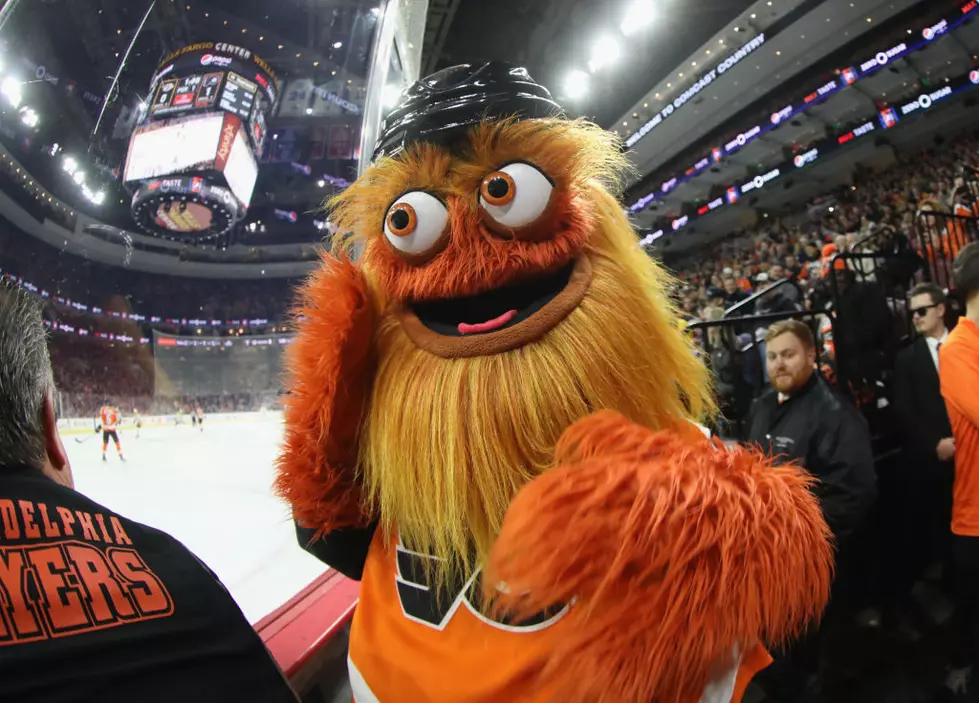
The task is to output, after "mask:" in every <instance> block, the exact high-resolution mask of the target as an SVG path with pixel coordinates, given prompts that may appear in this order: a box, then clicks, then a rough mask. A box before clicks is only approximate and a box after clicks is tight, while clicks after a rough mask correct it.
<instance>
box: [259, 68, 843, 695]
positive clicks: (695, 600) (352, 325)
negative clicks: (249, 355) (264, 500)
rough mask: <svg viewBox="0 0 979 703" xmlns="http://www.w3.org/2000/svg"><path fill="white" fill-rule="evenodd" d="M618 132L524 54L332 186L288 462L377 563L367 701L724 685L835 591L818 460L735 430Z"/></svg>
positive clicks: (400, 120)
mask: <svg viewBox="0 0 979 703" xmlns="http://www.w3.org/2000/svg"><path fill="white" fill-rule="evenodd" d="M625 166H626V164H625V160H624V157H623V156H622V154H621V152H620V149H619V145H618V143H617V142H616V140H615V139H614V138H613V137H612V136H611V135H610V134H609V133H607V132H605V131H603V130H601V129H599V128H598V127H596V126H594V125H591V124H588V123H586V122H582V121H575V120H567V119H564V118H563V117H562V116H561V111H560V109H559V108H558V106H557V105H556V104H555V103H554V102H553V101H552V100H551V98H550V94H549V93H548V92H547V90H546V89H544V88H543V87H541V86H540V85H538V84H536V83H535V82H534V81H533V80H532V79H531V78H530V76H529V75H527V72H526V71H524V70H523V69H520V68H514V67H512V66H509V65H506V64H500V63H492V64H487V65H485V66H482V67H479V68H476V67H472V66H457V67H454V68H450V69H446V70H444V71H440V72H439V73H436V74H434V75H432V76H429V77H428V78H426V79H424V80H422V81H420V82H419V83H417V84H415V85H414V86H412V87H411V88H409V89H408V90H407V91H406V92H405V94H404V97H403V102H402V104H401V105H399V106H398V107H397V108H396V109H395V110H394V111H393V112H392V113H391V114H390V115H389V116H388V118H387V119H386V120H385V124H384V129H383V131H382V134H381V137H380V140H379V143H378V146H377V151H376V153H375V155H374V163H373V165H372V166H371V167H370V168H369V169H368V170H367V171H366V172H365V173H364V175H363V176H362V177H361V178H360V179H359V180H358V181H357V182H356V183H354V184H353V185H352V186H350V187H349V188H348V189H347V190H346V191H344V192H343V193H342V194H341V195H340V196H338V197H337V198H336V199H335V201H334V202H333V203H332V208H333V209H332V215H331V216H332V218H333V221H334V222H335V223H336V224H337V226H338V227H339V231H340V232H341V233H343V232H348V233H351V234H352V235H353V237H354V238H355V239H359V240H360V241H361V242H362V246H363V253H362V256H361V257H360V258H359V260H358V261H357V262H356V264H354V263H351V262H350V261H348V260H347V258H346V257H345V255H344V254H343V253H342V252H340V251H337V252H335V255H329V256H325V257H324V259H323V263H322V266H321V267H320V269H319V270H318V271H317V272H316V273H315V274H314V275H313V276H312V277H311V278H310V279H309V281H308V282H307V283H306V284H305V286H304V287H303V289H302V290H301V293H300V303H299V307H298V309H297V312H298V313H299V321H298V325H299V336H298V339H297V341H296V342H295V343H294V344H293V345H292V349H291V351H290V357H289V363H290V369H289V371H290V374H291V380H290V389H289V390H290V396H289V399H288V407H287V410H286V419H287V430H286V439H285V445H284V448H283V450H282V454H281V457H280V459H279V473H278V489H279V492H280V494H281V495H282V496H283V497H284V498H286V499H287V500H288V501H289V503H290V504H291V506H292V509H293V512H294V515H295V518H296V521H297V524H298V525H299V527H300V530H299V531H300V535H301V539H302V540H303V543H304V546H306V547H307V549H309V550H310V551H312V552H313V553H314V554H316V555H317V556H319V557H320V558H321V559H323V560H324V561H326V562H327V563H328V564H330V565H331V566H333V567H334V568H336V569H338V570H340V571H342V572H343V573H345V574H347V575H348V576H351V577H352V578H355V579H360V580H361V591H360V600H359V603H358V605H357V610H356V612H355V614H354V619H353V624H352V628H351V633H350V650H349V669H350V679H351V684H352V687H353V692H354V697H355V699H356V701H357V703H375V702H377V701H380V702H381V703H428V702H438V703H490V702H493V703H500V702H502V701H506V702H507V703H544V702H545V701H556V702H559V703H575V702H582V703H584V702H588V703H592V702H595V701H609V702H614V703H651V702H655V703H728V702H729V701H737V700H740V697H741V693H742V692H743V689H744V686H745V684H746V682H747V680H748V679H749V678H750V676H751V675H752V674H753V673H754V672H755V671H757V669H759V668H761V667H763V666H765V665H766V664H767V662H768V659H767V654H766V652H765V649H764V647H763V645H772V644H777V643H778V642H780V641H782V640H784V639H785V638H787V637H791V636H793V635H794V634H796V633H798V632H799V631H800V630H801V629H802V628H804V627H805V626H807V625H808V624H810V623H811V622H812V621H813V620H814V619H816V618H818V616H819V614H820V613H821V611H822V608H823V606H824V605H825V603H826V600H827V598H828V592H829V582H830V572H831V568H832V567H831V563H832V553H831V547H830V545H829V543H828V541H827V540H828V537H827V535H828V530H827V528H826V525H825V523H824V521H823V518H822V515H821V513H820V510H819V507H818V505H817V502H816V500H815V498H813V496H812V495H811V494H810V492H809V490H808V489H809V481H810V479H809V478H808V476H807V475H806V474H805V473H803V472H802V471H800V470H798V469H795V468H791V467H789V468H775V467H774V466H772V465H771V463H769V462H768V461H766V460H765V459H764V458H763V457H761V456H760V455H758V454H756V453H754V452H752V451H748V450H744V449H737V450H730V451H729V450H725V449H724V448H723V447H719V446H715V445H714V444H712V443H711V442H710V441H709V440H708V439H706V438H705V437H704V436H703V435H702V434H701V432H700V430H699V429H698V428H697V427H696V426H695V425H694V424H693V420H695V419H697V418H698V417H700V416H704V415H708V414H709V413H710V412H711V411H712V409H713V403H712V400H711V395H710V384H709V381H708V375H707V372H706V370H705V369H704V367H703V366H702V365H701V363H700V362H699V361H698V360H697V359H696V357H695V356H694V352H693V348H692V347H691V345H690V343H689V341H688V339H687V338H686V337H685V336H684V334H683V333H682V332H680V331H678V330H677V329H676V327H675V326H674V324H673V309H672V307H671V304H670V302H669V300H668V299H667V295H666V293H665V286H666V282H667V276H666V274H664V273H663V272H662V271H661V270H660V268H659V267H658V266H657V265H656V263H655V262H654V261H652V260H651V259H650V258H648V257H647V256H646V255H645V254H644V253H643V251H642V250H641V248H640V247H639V245H638V243H637V239H636V236H635V234H634V233H633V230H632V228H631V226H630V225H629V222H628V221H627V219H626V217H625V215H624V214H623V210H622V207H621V206H620V205H619V203H618V202H617V201H616V198H615V197H614V196H613V195H612V194H611V193H612V191H613V189H614V187H615V186H616V184H617V182H618V179H619V177H620V175H621V174H622V172H623V170H624V168H625Z"/></svg>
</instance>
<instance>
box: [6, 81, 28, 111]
mask: <svg viewBox="0 0 979 703" xmlns="http://www.w3.org/2000/svg"><path fill="white" fill-rule="evenodd" d="M0 93H3V96H4V97H5V98H6V99H7V101H8V102H9V103H10V104H11V105H13V106H14V107H20V103H21V100H23V99H24V98H23V93H22V91H21V82H20V81H19V80H17V79H16V78H13V77H11V76H8V77H7V78H4V79H3V83H0Z"/></svg>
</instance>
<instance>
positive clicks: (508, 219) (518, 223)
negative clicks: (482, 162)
mask: <svg viewBox="0 0 979 703" xmlns="http://www.w3.org/2000/svg"><path fill="white" fill-rule="evenodd" d="M553 190H554V184H553V183H552V182H551V179H549V178H548V177H547V176H545V175H544V174H543V173H542V172H541V171H540V170H539V169H538V168H536V167H535V166H531V165H530V164H527V163H523V162H519V161H518V162H515V163H512V164H508V165H506V166H504V167H503V168H501V169H500V170H499V171H494V172H493V173H491V174H489V175H488V176H486V178H484V179H483V183H482V185H481V186H480V187H479V204H480V205H481V206H482V207H483V210H484V211H485V212H486V214H487V215H489V216H490V217H491V218H492V219H493V221H494V222H496V223H497V224H499V225H502V226H503V227H506V228H508V229H519V228H520V227H525V226H527V225H529V224H531V223H533V222H534V221H535V220H537V218H539V217H540V216H541V215H542V214H543V213H544V210H546V209H547V204H548V203H549V202H550V200H551V192H552V191H553Z"/></svg>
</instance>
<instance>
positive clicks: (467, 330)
mask: <svg viewBox="0 0 979 703" xmlns="http://www.w3.org/2000/svg"><path fill="white" fill-rule="evenodd" d="M516 316H517V311H516V310H507V311H506V312H505V313H503V314H502V315H500V316H499V317H494V318H493V319H492V320H487V321H486V322H480V323H478V324H475V325H470V324H469V323H467V322H460V323H459V334H476V333H479V332H492V331H493V330H498V329H500V328H501V327H503V325H505V324H506V323H508V322H509V321H510V320H512V319H513V318H514V317H516Z"/></svg>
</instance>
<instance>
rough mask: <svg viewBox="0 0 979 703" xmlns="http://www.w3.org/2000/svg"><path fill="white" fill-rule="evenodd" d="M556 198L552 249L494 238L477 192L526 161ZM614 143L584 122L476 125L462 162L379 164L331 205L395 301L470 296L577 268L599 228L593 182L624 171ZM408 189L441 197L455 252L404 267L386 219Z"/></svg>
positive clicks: (436, 156) (434, 155)
mask: <svg viewBox="0 0 979 703" xmlns="http://www.w3.org/2000/svg"><path fill="white" fill-rule="evenodd" d="M528 155H533V158H532V159H530V161H532V162H533V164H534V165H535V166H537V167H538V168H540V169H541V170H542V171H543V172H544V173H546V174H547V175H548V176H549V177H550V178H551V179H552V180H553V181H554V182H555V184H556V185H555V188H556V189H557V191H558V201H557V203H556V205H555V207H554V209H553V213H554V214H553V230H554V231H555V232H556V233H557V234H556V235H555V236H554V237H552V238H551V239H550V240H548V241H545V242H522V241H513V240H510V239H505V238H500V237H498V236H495V235H493V234H492V233H491V232H490V231H489V230H488V229H487V227H486V225H485V224H484V223H483V221H482V220H481V218H480V211H479V185H480V183H481V182H482V180H483V178H485V177H486V175H487V174H489V173H491V172H493V171H495V170H496V169H498V168H499V167H500V166H502V165H504V164H506V163H508V162H512V161H514V160H524V161H526V160H528ZM624 164H625V161H624V158H623V157H622V156H621V154H620V153H619V151H618V150H617V149H616V148H615V144H614V141H613V137H612V136H611V135H610V134H608V133H607V132H605V131H603V130H601V129H599V128H598V127H596V126H594V125H589V124H587V123H585V122H567V121H562V120H528V121H524V122H512V121H502V122H494V123H490V124H486V125H481V126H479V127H477V128H476V129H475V130H474V131H473V133H472V134H471V135H470V140H469V147H468V149H467V151H466V152H465V153H462V154H459V155H458V158H455V157H453V156H450V155H449V154H448V153H446V151H445V150H444V149H441V148H439V147H436V146H433V145H429V144H422V145H417V146H413V147H411V148H409V149H408V150H407V151H406V153H404V154H401V155H399V156H398V158H397V159H387V160H384V161H381V162H380V163H379V164H377V165H376V166H375V167H373V168H372V169H371V170H370V171H368V172H367V174H365V176H364V177H363V178H361V179H360V180H358V181H357V182H356V183H354V184H353V185H352V186H351V187H350V188H348V189H347V190H345V191H344V192H343V193H341V194H340V195H339V196H337V198H335V199H334V201H333V202H332V203H331V204H330V205H331V207H332V211H331V218H332V219H333V221H334V222H336V223H337V226H338V227H339V228H340V231H343V232H348V231H349V232H352V233H353V234H354V236H355V237H357V238H361V239H366V242H367V246H366V249H365V252H364V266H365V268H368V269H370V270H371V272H372V278H373V279H375V280H376V281H377V282H378V286H379V288H380V289H381V290H382V291H383V292H384V293H385V295H386V296H388V297H390V298H391V299H393V300H396V301H403V300H431V299H434V298H448V297H455V296H464V295H471V294H473V293H478V292H482V291H485V290H489V289H492V288H496V287H499V286H502V285H505V284H507V283H510V282H512V281H514V280H517V279H519V278H525V277H527V276H534V275H540V274H541V273H543V272H545V271H548V270H553V269H555V268H558V267H560V266H562V265H564V264H566V263H567V262H569V261H570V260H571V259H572V258H573V257H574V256H575V255H576V254H577V253H578V252H579V251H580V250H581V249H582V247H583V246H584V245H585V242H586V241H587V239H588V237H589V234H590V232H591V229H592V228H593V227H594V225H595V215H594V208H593V203H592V201H591V200H590V199H588V198H586V197H584V196H583V195H582V193H583V192H584V191H585V184H586V183H588V182H589V181H606V182H608V181H612V180H614V179H615V178H617V174H618V173H620V172H621V171H622V169H623V168H624ZM408 189H422V190H426V191H428V192H431V193H433V194H435V195H437V196H438V197H440V198H442V199H443V200H444V202H445V203H446V205H447V207H448V210H449V217H450V221H451V234H450V242H449V246H448V247H447V248H446V250H445V251H443V252H441V253H440V254H439V255H438V256H437V257H435V258H434V259H433V260H432V261H431V262H429V263H428V264H427V265H425V266H416V265H413V264H411V263H410V262H408V261H405V260H404V259H403V258H402V257H401V256H399V255H398V254H397V253H396V252H395V251H394V250H393V249H392V247H391V246H390V245H389V244H388V243H387V241H386V239H385V237H384V216H385V213H386V212H387V209H388V207H389V206H390V205H391V203H392V202H393V201H394V200H396V199H397V198H398V196H400V195H401V194H402V193H403V192H405V191H406V190H408Z"/></svg>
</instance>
